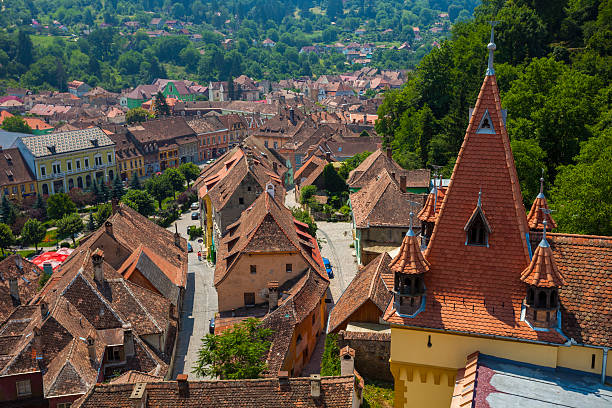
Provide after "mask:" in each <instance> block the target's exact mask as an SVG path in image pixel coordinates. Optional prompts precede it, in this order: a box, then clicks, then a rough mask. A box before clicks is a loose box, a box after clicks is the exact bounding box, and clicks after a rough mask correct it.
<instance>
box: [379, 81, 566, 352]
mask: <svg viewBox="0 0 612 408" xmlns="http://www.w3.org/2000/svg"><path fill="white" fill-rule="evenodd" d="M503 115H504V112H502V108H501V103H500V97H499V91H498V88H497V82H496V79H495V76H494V75H487V76H486V77H485V79H484V81H483V84H482V87H481V89H480V93H479V95H478V100H477V101H476V106H475V108H474V110H473V113H472V116H471V118H470V122H469V125H468V128H467V131H466V134H465V138H464V141H463V144H462V146H461V150H460V151H459V155H458V157H457V162H456V164H455V168H454V170H453V175H452V177H451V182H450V185H449V187H448V190H447V193H446V196H445V197H444V201H443V203H442V208H441V210H440V214H439V216H438V220H437V221H436V224H435V227H434V231H433V235H432V237H431V240H430V242H429V246H428V248H427V250H426V252H425V258H426V259H427V261H429V263H430V270H429V272H428V273H427V274H425V286H426V288H427V302H426V305H425V310H424V311H422V312H421V313H419V314H418V315H417V316H415V317H414V318H404V317H400V316H399V315H397V314H396V313H395V312H394V310H393V305H392V304H390V305H389V308H388V310H387V313H386V319H387V320H388V321H389V322H391V323H397V324H403V325H408V326H417V327H427V328H433V329H439V330H451V331H456V332H465V333H475V334H480V335H499V336H507V337H513V338H518V339H524V340H533V341H549V342H556V343H563V342H564V341H565V339H564V338H563V336H561V335H560V334H559V333H558V332H556V331H553V330H551V331H534V330H533V329H531V328H530V327H529V326H528V325H527V324H526V323H525V322H523V321H521V320H520V316H521V306H522V302H523V299H524V297H525V286H524V284H523V283H522V282H521V281H520V274H521V272H522V271H523V270H524V269H525V268H526V267H527V265H529V261H530V256H529V243H528V242H527V233H528V232H529V229H528V226H527V218H526V216H525V213H526V212H525V209H524V207H523V204H522V197H521V192H520V185H519V182H518V177H517V174H516V168H515V166H514V160H513V156H512V151H511V149H510V141H509V138H508V134H507V132H506V128H505V124H504V119H503ZM485 117H486V118H487V119H488V120H487V121H485V120H484V119H483V118H485ZM479 191H482V209H483V211H484V212H485V213H486V217H487V220H488V222H489V224H490V230H491V231H492V233H491V234H489V237H488V246H471V245H466V232H465V231H464V229H463V227H464V226H465V224H466V222H467V221H468V220H469V218H470V217H471V215H472V213H473V212H474V201H475V200H476V197H478V192H479Z"/></svg>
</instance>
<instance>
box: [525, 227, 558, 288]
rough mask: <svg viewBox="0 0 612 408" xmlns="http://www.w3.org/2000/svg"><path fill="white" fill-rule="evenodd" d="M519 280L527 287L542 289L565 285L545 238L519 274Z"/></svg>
mask: <svg viewBox="0 0 612 408" xmlns="http://www.w3.org/2000/svg"><path fill="white" fill-rule="evenodd" d="M521 280H522V281H523V282H525V283H526V284H528V285H532V286H537V287H542V288H551V287H557V288H558V287H561V286H563V285H564V284H565V278H564V277H563V274H562V273H561V271H560V270H559V268H558V267H557V263H556V262H555V258H554V255H553V251H552V249H551V248H550V245H549V244H548V241H546V238H545V237H544V238H542V241H540V244H539V245H538V247H537V248H536V250H535V252H534V253H533V257H532V258H531V263H529V266H528V267H527V268H525V270H524V271H523V273H522V274H521Z"/></svg>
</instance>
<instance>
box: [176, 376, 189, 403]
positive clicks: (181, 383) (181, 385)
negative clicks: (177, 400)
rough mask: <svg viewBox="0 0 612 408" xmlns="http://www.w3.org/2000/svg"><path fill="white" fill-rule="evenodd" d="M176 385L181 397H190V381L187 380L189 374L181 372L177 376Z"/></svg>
mask: <svg viewBox="0 0 612 408" xmlns="http://www.w3.org/2000/svg"><path fill="white" fill-rule="evenodd" d="M176 385H177V391H178V395H179V397H181V398H187V397H189V383H188V382H187V374H179V375H177V376H176Z"/></svg>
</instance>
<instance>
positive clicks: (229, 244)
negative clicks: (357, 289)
mask: <svg viewBox="0 0 612 408" xmlns="http://www.w3.org/2000/svg"><path fill="white" fill-rule="evenodd" d="M228 231H229V232H228V234H226V235H225V236H224V237H223V238H222V239H221V242H220V243H219V245H218V247H217V251H218V255H217V266H216V268H215V281H214V283H215V286H216V285H218V284H219V283H221V282H222V281H223V280H224V279H225V277H226V276H228V274H229V272H230V271H231V269H232V266H233V265H234V264H235V262H236V260H237V258H238V257H239V256H240V255H242V254H246V253H257V252H278V251H282V252H285V251H291V252H297V253H300V254H301V255H302V256H303V257H304V259H305V260H306V262H307V263H308V264H310V266H311V267H312V268H313V269H315V270H316V271H317V272H319V273H320V274H321V276H323V277H324V278H325V280H327V276H326V275H325V272H324V271H323V267H322V263H323V261H322V259H321V255H320V253H319V248H318V244H317V242H316V239H315V238H313V237H311V236H310V235H308V234H307V233H305V232H304V231H302V227H301V226H300V225H298V224H297V222H296V221H295V220H294V219H293V215H292V214H291V210H289V209H288V208H287V207H285V206H284V205H283V204H281V203H279V202H278V201H277V199H275V198H273V197H272V196H271V195H270V193H268V192H266V191H264V192H263V193H262V194H261V195H260V196H259V197H258V198H257V199H256V200H255V202H253V204H252V205H251V206H250V207H249V208H247V209H246V210H245V211H243V213H242V215H241V216H240V219H239V220H238V221H237V222H235V223H233V224H231V225H229V226H228Z"/></svg>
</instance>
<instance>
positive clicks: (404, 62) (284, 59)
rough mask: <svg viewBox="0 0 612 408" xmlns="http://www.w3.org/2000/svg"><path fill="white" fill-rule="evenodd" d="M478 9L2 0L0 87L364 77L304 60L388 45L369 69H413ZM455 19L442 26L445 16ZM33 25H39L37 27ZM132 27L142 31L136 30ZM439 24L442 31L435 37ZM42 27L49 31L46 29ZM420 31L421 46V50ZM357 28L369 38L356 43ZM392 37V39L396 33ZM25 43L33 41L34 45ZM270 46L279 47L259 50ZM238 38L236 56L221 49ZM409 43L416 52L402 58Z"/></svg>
mask: <svg viewBox="0 0 612 408" xmlns="http://www.w3.org/2000/svg"><path fill="white" fill-rule="evenodd" d="M477 4H478V0H429V1H428V0H415V1H413V0H407V1H399V0H369V1H362V0H359V1H357V0H348V1H345V2H344V3H343V2H342V0H325V1H322V2H321V1H313V0H289V1H286V2H280V1H278V0H237V1H219V0H211V1H206V0H183V1H171V0H166V1H157V0H142V1H124V0H108V1H104V2H102V1H99V0H61V1H54V2H49V1H46V0H4V1H3V3H2V13H0V29H2V31H0V87H2V85H4V86H17V85H21V86H26V87H29V88H32V89H43V88H58V89H62V88H63V87H64V86H65V85H64V84H65V82H66V81H65V80H66V79H69V80H72V79H78V80H83V81H86V82H88V83H89V84H91V85H100V86H103V87H105V88H107V89H109V90H113V91H118V90H119V89H121V88H124V87H128V86H135V85H137V84H140V83H150V82H151V80H152V79H154V78H156V77H160V76H166V75H167V76H172V77H181V78H189V79H193V80H197V81H201V82H203V83H205V82H207V81H209V80H227V79H228V78H229V77H230V76H234V77H235V76H238V75H241V74H246V75H249V76H250V77H252V78H254V79H264V78H265V79H271V80H278V79H280V78H288V77H298V76H302V75H315V76H316V75H320V74H323V73H326V74H331V73H337V72H345V71H347V70H350V69H359V68H360V67H361V66H360V65H359V64H353V65H352V66H349V64H348V63H347V62H346V57H345V56H344V55H342V54H340V53H331V52H325V53H320V54H315V53H311V54H306V53H300V52H299V51H300V49H301V47H303V46H310V45H314V44H333V43H335V42H337V41H341V42H344V43H345V44H346V43H348V42H350V41H358V42H360V43H361V42H373V43H375V44H377V45H380V44H382V45H385V46H386V48H381V49H377V50H376V51H375V52H374V53H373V55H372V65H374V66H377V67H380V68H389V69H408V68H411V67H414V66H415V65H416V64H417V63H418V61H419V60H420V59H421V58H422V57H423V56H424V55H426V54H427V53H428V52H429V51H430V50H431V48H432V43H433V40H434V39H438V40H440V41H441V38H444V37H446V36H448V28H449V27H450V24H451V23H453V22H457V21H461V20H463V19H468V18H470V17H471V14H472V11H473V9H474V7H475V6H476V5H477ZM444 13H446V14H448V17H444V18H441V17H439V15H440V14H444ZM154 17H161V18H166V19H169V18H174V19H178V20H180V21H182V22H184V23H185V24H187V25H188V28H189V32H190V33H194V34H200V35H201V36H202V39H201V40H200V41H198V42H193V41H191V40H190V38H189V36H187V35H177V34H179V33H177V32H176V31H174V32H173V30H171V29H168V31H169V32H170V33H171V34H172V35H171V36H166V37H159V38H150V37H149V35H147V34H146V30H152V29H153V28H152V27H151V26H150V25H149V24H150V21H151V19H152V18H154ZM32 20H35V21H36V23H37V25H36V27H32V25H33V23H32ZM127 21H135V22H138V23H139V24H140V27H141V29H139V30H137V31H136V32H132V31H133V30H129V29H128V28H127V27H126V26H125V25H124V23H125V22H127ZM436 23H437V24H438V25H439V28H443V30H442V31H441V32H439V33H436V34H434V33H432V32H430V31H429V30H428V29H429V28H430V27H434V26H435V25H436ZM42 27H45V28H44V29H42ZM413 27H420V28H421V33H422V39H421V40H418V41H415V34H414V31H413ZM358 28H361V29H363V32H361V33H359V34H356V32H355V31H356V30H357V29H358ZM389 28H391V31H389ZM28 34H29V38H30V40H31V41H28ZM267 38H270V39H271V40H273V41H275V42H276V46H275V47H273V48H264V47H262V41H263V40H265V39H267ZM225 39H231V40H232V44H231V46H229V47H223V46H222V42H223V41H224V40H225ZM403 42H407V43H409V44H410V45H411V46H412V50H411V51H406V50H397V49H393V47H398V46H399V45H401V44H402V43H403Z"/></svg>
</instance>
